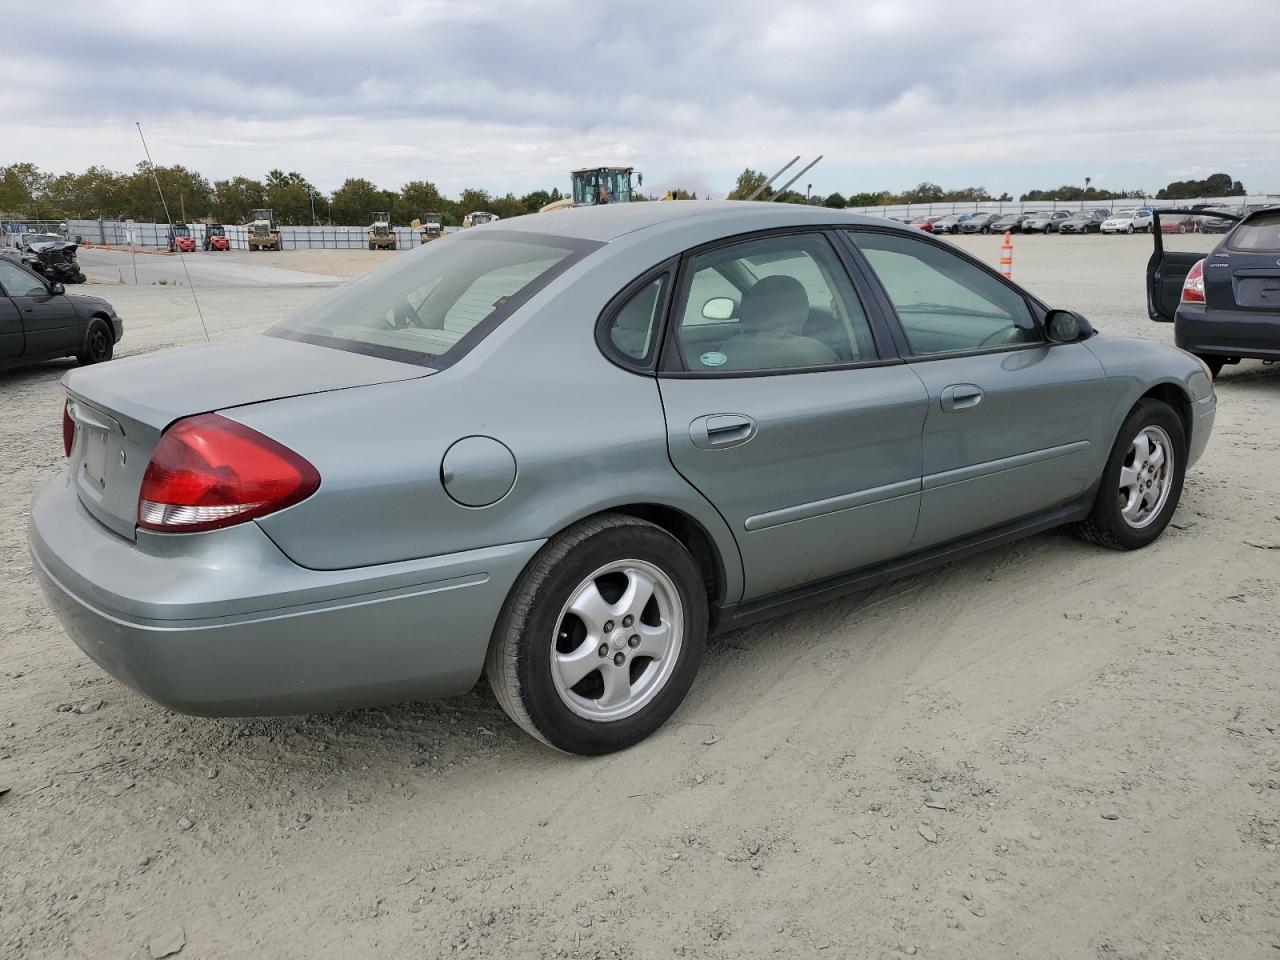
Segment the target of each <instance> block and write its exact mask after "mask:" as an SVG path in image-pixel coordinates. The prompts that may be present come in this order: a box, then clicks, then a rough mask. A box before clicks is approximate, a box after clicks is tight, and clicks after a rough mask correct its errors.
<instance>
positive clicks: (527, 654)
mask: <svg viewBox="0 0 1280 960" xmlns="http://www.w3.org/2000/svg"><path fill="white" fill-rule="evenodd" d="M706 636H707V599H706V590H705V587H704V584H703V578H702V574H701V572H700V571H699V569H698V565H697V563H696V562H695V561H694V559H693V557H692V556H691V555H690V554H689V551H688V550H686V549H685V547H684V545H683V544H681V543H680V541H678V540H676V539H675V537H673V536H671V534H669V533H667V532H666V531H665V530H663V529H662V528H661V527H658V526H656V525H655V524H652V523H648V522H646V521H643V520H638V519H636V518H634V517H629V516H625V515H623V514H602V515H600V516H597V517H592V518H590V519H588V520H584V521H582V522H581V523H578V524H576V525H574V526H573V527H570V528H569V529H568V530H566V531H564V532H563V533H561V534H560V535H558V536H557V537H555V538H554V539H552V540H551V541H550V542H549V543H547V545H546V546H544V547H543V548H542V550H541V551H539V552H538V554H537V556H536V557H534V559H533V561H532V562H531V563H530V564H529V566H528V568H527V569H526V570H525V572H524V573H523V574H521V576H520V579H519V580H518V581H517V582H516V585H515V587H514V588H512V591H511V594H510V596H509V597H508V598H507V603H506V606H505V608H504V609H503V612H502V615H501V616H500V617H499V619H498V623H497V625H496V626H495V627H494V631H493V637H492V639H491V640H490V643H489V652H488V655H487V657H486V660H485V673H486V675H487V676H488V678H489V685H490V686H491V687H492V688H493V692H494V694H495V695H496V697H497V699H498V703H499V704H500V705H501V706H502V709H503V710H505V711H506V713H507V715H508V716H509V717H511V719H512V720H514V721H515V722H516V723H517V724H518V725H519V726H520V727H522V728H524V730H525V731H527V732H528V733H530V734H532V735H533V736H535V737H537V738H538V739H539V740H541V741H542V742H543V743H546V744H548V745H550V746H552V747H555V748H556V749H559V750H564V751H565V752H567V753H576V754H581V755H584V756H596V755H600V754H605V753H612V752H614V751H616V750H623V749H625V748H627V747H630V746H632V745H633V744H635V743H638V742H639V741H641V740H643V739H644V738H645V737H647V736H649V734H651V733H653V732H654V731H655V730H657V729H658V727H660V726H662V724H663V723H664V722H666V720H667V718H668V717H670V716H671V714H672V713H673V712H674V711H675V709H676V708H677V707H678V706H679V705H680V703H681V702H682V701H683V700H684V698H685V695H686V694H687V693H688V692H689V687H690V686H691V685H692V683H693V678H694V676H695V674H696V673H697V671H698V664H699V663H700V662H701V660H702V652H703V649H704V647H705V645H706Z"/></svg>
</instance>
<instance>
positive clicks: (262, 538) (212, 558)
mask: <svg viewBox="0 0 1280 960" xmlns="http://www.w3.org/2000/svg"><path fill="white" fill-rule="evenodd" d="M28 537H29V542H30V548H31V555H32V558H33V560H34V563H33V567H34V569H35V572H36V575H37V578H38V579H39V581H40V585H41V587H42V589H43V591H44V594H45V596H46V598H47V599H48V601H49V604H50V606H51V607H52V608H53V610H54V613H55V614H56V615H57V617H58V619H59V621H60V622H61V624H62V626H63V628H64V629H65V630H66V631H67V633H68V634H69V635H70V636H71V638H72V639H73V640H74V641H75V643H76V644H77V646H79V647H80V649H82V650H83V651H84V652H85V653H86V654H88V656H89V657H90V658H92V659H93V660H94V662H96V663H97V664H98V665H99V666H101V667H102V668H103V669H104V670H105V671H107V673H109V674H111V675H112V676H113V677H115V678H116V679H118V680H120V681H121V682H123V683H125V684H127V685H128V686H130V687H132V688H133V689H135V690H137V691H138V692H139V693H141V694H143V695H145V696H147V697H149V698H151V699H152V700H155V701H157V702H158V703H161V704H163V705H165V706H167V707H170V708H172V709H175V710H180V711H182V712H184V713H195V714H204V715H211V716H230V715H242V716H262V715H279V714H299V713H313V712H320V711H328V710H337V709H345V708H349V707H358V706H367V705H372V704H377V703H388V702H394V701H400V700H411V699H420V698H429V697H438V696H448V695H451V694H456V693H462V692H465V691H466V690H468V689H470V687H471V686H472V685H473V684H474V683H475V681H476V679H477V678H478V677H479V675H480V671H481V668H482V666H483V663H484V655H485V651H486V649H487V647H488V643H489V637H490V634H491V633H492V630H493V625H494V623H495V622H496V620H497V617H498V614H499V612H500V610H501V608H502V605H503V603H504V601H505V599H506V596H507V593H508V591H509V590H510V589H511V586H512V584H514V582H515V580H516V578H517V577H518V576H519V575H520V572H521V570H523V569H524V566H525V564H526V563H527V562H528V561H529V559H530V558H532V556H533V555H534V553H536V552H537V550H538V549H539V547H541V546H542V541H533V542H526V543H516V544H507V545H503V546H497V547H487V548H484V549H480V550H470V551H466V552H463V553H456V554H449V555H445V556H440V557H430V558H426V559H422V560H411V561H404V562H400V563H389V564H382V565H379V566H376V567H364V568H358V569H352V570H309V569H306V568H303V567H299V566H298V565H296V564H294V563H293V562H292V561H290V560H289V559H288V558H287V557H285V556H284V554H283V553H281V552H280V550H279V549H278V548H277V547H276V546H275V544H274V543H272V541H271V540H270V538H268V537H267V535H266V534H265V533H264V532H263V531H262V529H261V528H260V527H258V526H257V524H254V523H245V524H241V525H239V526H235V527H229V528H227V529H226V530H220V531H214V532H211V533H203V534H168V535H164V534H147V533H145V532H140V533H139V538H138V542H137V543H134V542H132V541H129V540H126V539H124V538H122V537H120V536H117V535H116V534H114V533H112V532H111V531H109V530H108V529H107V528H106V527H104V526H102V524H100V523H98V522H97V521H96V520H94V519H93V517H91V516H90V515H89V513H88V512H87V511H86V510H85V509H84V507H83V506H81V504H80V501H79V499H78V498H77V497H76V495H75V492H74V489H73V488H72V486H71V484H70V483H69V481H67V480H66V479H65V478H63V477H58V478H55V479H53V480H51V481H49V482H48V483H47V484H45V486H44V487H43V488H41V489H40V491H39V492H38V493H37V494H36V497H35V499H34V501H33V502H32V507H31V518H30V524H29V527H28Z"/></svg>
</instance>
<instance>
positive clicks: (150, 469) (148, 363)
mask: <svg viewBox="0 0 1280 960" xmlns="http://www.w3.org/2000/svg"><path fill="white" fill-rule="evenodd" d="M66 392H67V397H66V405H65V413H64V438H65V441H66V450H67V458H68V459H67V464H66V469H65V471H64V472H63V474H62V475H61V476H58V477H55V478H51V479H50V480H49V481H48V482H47V483H46V484H45V485H44V486H43V488H42V489H40V490H39V491H38V493H37V494H36V496H35V499H34V502H33V504H32V508H31V518H30V526H29V530H30V543H31V550H32V554H33V556H34V559H35V563H34V567H35V569H36V571H37V574H38V576H39V578H40V580H41V582H42V584H43V586H44V589H45V593H46V596H47V597H48V598H49V601H50V602H51V604H52V606H53V608H54V609H55V610H56V611H57V615H58V617H59V618H60V619H61V621H62V623H63V625H64V626H65V627H66V629H67V631H68V633H70V635H71V636H72V637H73V638H74V640H75V641H76V643H78V644H79V645H80V647H81V648H82V649H83V650H84V651H85V652H86V653H87V654H88V655H89V656H90V657H92V658H93V659H94V660H95V661H97V663H99V664H100V665H101V666H102V667H103V668H104V669H105V670H107V671H108V672H109V673H111V674H113V675H114V676H116V677H117V678H119V679H120V680H122V681H123V682H125V683H126V684H129V685H130V686H132V687H134V688H135V689H137V690H139V691H141V692H142V693H144V694H146V695H147V696H149V697H152V698H153V699H155V700H157V701H159V702H160V703H162V704H166V705H168V706H170V707H173V708H175V709H178V710H183V711H188V712H192V713H201V714H288V713H300V712H308V711H317V710H329V709H333V708H339V707H350V706H355V705H361V704H373V703H379V702H386V701H395V700H404V699H410V698H419V697H433V696H441V695H448V694H457V693H461V692H463V691H466V690H467V689H469V688H470V687H471V686H472V685H473V684H474V683H475V682H476V680H477V679H478V678H479V677H480V676H481V675H482V674H484V675H487V678H488V682H489V683H490V684H491V686H492V687H493V689H494V691H495V693H496V695H497V698H498V700H499V702H500V703H501V704H502V706H503V707H504V708H505V710H506V711H507V712H508V713H509V714H510V716H511V718H512V719H513V720H514V721H515V722H516V723H517V724H519V725H520V726H521V727H523V728H524V729H525V730H527V731H528V732H529V733H531V734H533V735H534V736H535V737H538V738H540V739H542V740H543V741H545V742H546V743H548V744H551V745H553V746H555V747H558V748H560V749H562V750H566V751H571V752H576V753H582V754H598V753H605V752H608V751H612V750H617V749H620V748H623V747H626V746H628V745H630V744H633V743H635V742H637V741H638V740H640V739H641V738H643V737H645V736H647V735H649V734H650V733H652V732H653V731H654V730H655V729H657V728H658V727H659V726H660V725H661V724H662V723H663V722H664V721H665V720H666V719H667V718H668V717H669V716H670V715H671V714H672V712H673V711H675V710H676V708H677V707H678V706H679V705H680V703H681V701H682V700H683V699H684V698H685V695H686V693H687V692H688V691H689V689H690V685H691V684H692V682H693V679H694V675H695V674H696V672H697V670H698V665H699V662H700V660H701V659H702V654H703V648H704V644H705V641H706V638H707V636H708V635H709V634H711V633H717V632H721V631H725V630H730V629H733V628H735V627H738V626H741V625H744V624H748V623H751V622H753V621H756V620H759V619H762V618H766V617H771V616H775V615H777V614H781V613H784V612H786V611H790V610H793V609H796V608H797V607H799V606H801V605H804V604H807V603H812V602H816V601H822V600H826V599H829V598H832V597H837V596H840V595H842V594H846V593H848V592H850V591H856V590H861V589H865V588H867V587H868V586H870V585H873V584H876V583H879V582H881V581H883V580H886V579H888V578H891V577H899V576H903V575H905V574H910V573H915V572H918V571H921V570H924V569H926V568H928V567H930V566H932V565H935V564H939V563H943V562H948V561H952V560H955V559H957V558H959V557H962V556H964V555H966V554H968V553H971V552H973V551H976V550H980V549H983V548H986V547H992V546H995V545H998V544H1003V543H1006V542H1008V541H1011V540H1013V539H1015V538H1019V537H1024V536H1027V535H1029V534H1033V533H1036V532H1037V531H1042V530H1047V529H1050V528H1052V527H1057V526H1059V525H1062V524H1073V525H1075V528H1076V529H1077V530H1078V531H1079V532H1080V533H1081V534H1082V535H1083V536H1085V537H1086V538H1087V539H1089V540H1091V541H1093V542H1094V543H1097V544H1101V545H1103V546H1106V547H1112V548H1118V549H1126V550H1128V549H1135V548H1139V547H1144V546H1146V545H1148V544H1150V543H1151V542H1152V541H1153V540H1155V539H1156V538H1157V537H1159V536H1160V534H1161V532H1162V531H1163V530H1164V529H1165V525H1166V524H1167V523H1168V522H1169V519H1170V517H1171V516H1172V514H1173V512H1174V510H1175V508H1176V506H1177V503H1178V498H1179V495H1180V493H1181V490H1182V484H1183V477H1184V475H1185V471H1186V470H1187V468H1188V467H1189V466H1190V465H1191V464H1193V463H1194V462H1195V461H1196V458H1197V457H1199V456H1200V454H1201V451H1202V450H1203V449H1204V447H1205V443H1206V442H1207V440H1208V437H1209V433H1210V429H1211V427H1212V424H1213V418H1214V409H1215V399H1214V393H1213V386H1212V383H1211V382H1210V379H1209V376H1208V374H1207V372H1206V370H1205V367H1204V366H1203V364H1201V363H1200V362H1199V361H1197V360H1196V359H1195V358H1193V357H1191V356H1189V355H1188V354H1186V353H1183V352H1182V351H1180V350H1178V349H1175V348H1174V347H1170V346H1166V345H1162V344H1159V343H1155V342H1152V341H1149V340H1140V339H1127V338H1122V337H1111V336H1106V335H1103V334H1098V333H1095V332H1094V330H1093V329H1092V328H1091V327H1090V326H1089V324H1088V322H1087V321H1086V320H1085V319H1084V318H1083V317H1081V316H1079V315H1077V314H1075V313H1072V312H1070V311H1066V310H1054V309H1050V307H1049V306H1048V305H1047V304H1045V303H1043V302H1041V301H1040V300H1038V299H1037V298H1035V297H1034V296H1032V295H1031V294H1029V293H1028V292H1027V291H1025V290H1023V289H1021V288H1019V287H1017V286H1015V285H1014V284H1012V283H1010V282H1009V281H1008V280H1006V279H1004V278H1003V277H1001V276H1000V275H999V274H997V273H996V272H995V271H993V270H992V269H990V268H989V267H988V266H986V265H985V264H983V263H981V262H979V261H978V260H976V259H974V258H972V257H970V256H968V255H966V254H965V253H964V252H962V251H960V250H958V249H956V248H954V247H952V246H951V245H949V244H946V243H944V242H942V241H939V240H935V239H934V238H932V237H929V236H926V235H923V234H922V233H921V232H920V231H918V230H915V229H911V228H908V227H902V226H898V225H896V224H891V223H888V222H886V221H885V220H883V219H873V218H869V217H861V216H857V215H853V214H845V213H843V212H840V211H833V210H829V209H824V208H815V207H803V206H793V205H782V204H769V203H759V204H756V203H733V202H722V203H708V202H696V203H695V202H688V203H679V202H671V203H643V204H641V203H636V204H610V205H608V206H603V207H592V208H584V209H577V210H571V211H568V212H565V213H561V214H559V215H557V216H555V217H539V216H530V217H522V218H519V219H515V220H509V221H502V222H501V223H499V224H492V225H488V226H484V227H478V228H475V229H472V230H468V231H465V232H464V233H462V234H459V235H456V236H454V237H451V238H450V240H449V242H447V243H433V244H429V245H427V246H424V247H421V248H419V249H418V250H415V251H413V252H412V253H409V254H406V255H404V256H402V257H399V258H397V259H396V260H395V261H394V262H392V263H389V264H387V265H385V266H383V267H382V268H380V269H378V270H376V271H373V272H371V273H369V274H366V275H365V276H363V277H361V278H359V279H357V280H354V281H352V282H350V283H349V284H347V285H345V286H343V287H340V288H338V289H337V290H335V291H334V292H333V293H332V294H331V295H329V296H328V298H327V299H325V300H323V301H321V302H318V303H316V304H314V305H311V306H308V307H307V308H306V309H304V310H303V311H302V312H300V313H299V314H297V315H296V316H294V317H292V318H291V319H287V320H285V321H283V322H282V323H280V324H279V325H277V326H275V327H272V328H270V329H269V330H268V331H267V332H266V333H265V334H264V335H262V336H258V337H255V338H252V339H249V340H247V341H243V342H239V343H230V344H220V345H213V346H200V347H193V348H185V349H180V350H174V351H168V352H164V353H157V354H152V355H150V356H146V357H137V358H129V359H127V360H124V361H120V362H117V363H115V364H112V365H109V366H106V367H100V368H93V369H87V370H78V371H74V372H72V373H71V374H70V375H68V377H67V379H66ZM1046 576H1047V577H1051V576H1052V574H1051V572H1049V571H1046ZM993 589H994V588H993ZM975 601H976V602H981V598H975Z"/></svg>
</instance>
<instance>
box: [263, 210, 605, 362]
mask: <svg viewBox="0 0 1280 960" xmlns="http://www.w3.org/2000/svg"><path fill="white" fill-rule="evenodd" d="M467 233H470V231H467ZM599 246H600V244H599V243H597V242H595V241H591V240H579V239H576V238H571V237H556V236H548V235H543V234H534V233H525V232H523V231H514V230H508V231H500V230H488V229H486V230H485V231H484V232H483V233H482V234H481V233H476V234H474V235H471V236H467V235H466V234H463V235H459V236H450V237H447V238H443V239H441V240H438V241H435V242H432V243H429V244H426V245H425V246H423V247H420V248H419V249H417V250H414V251H412V252H410V253H405V254H401V255H400V256H398V257H397V258H396V259H395V260H394V261H392V262H391V263H390V264H388V265H386V266H384V267H380V268H378V269H377V270H372V271H370V272H369V273H366V274H364V275H363V276H361V277H359V278H357V279H355V280H352V281H350V282H348V283H345V284H343V285H342V286H340V287H338V288H337V289H336V290H335V291H334V292H333V293H331V294H330V295H329V296H327V297H325V298H324V299H322V300H320V301H319V302H318V303H316V304H314V305H312V306H310V307H307V308H306V309H304V310H302V311H300V312H299V313H297V314H295V315H294V316H292V317H290V318H289V319H288V320H285V321H284V322H283V323H279V324H277V325H276V326H274V327H272V328H271V329H270V330H268V331H267V333H268V335H270V336H274V337H282V338H284V339H288V340H301V341H304V342H307V343H316V344H319V345H321V346H327V347H336V348H338V349H341V350H349V351H351V352H353V353H366V354H371V355H373V356H379V357H386V358H388V359H391V360H400V361H403V362H407V363H417V364H421V365H424V366H431V367H443V366H448V365H449V364H450V363H452V362H454V361H455V360H456V359H457V358H458V357H459V356H461V355H463V354H464V353H466V351H467V350H469V349H471V347H472V346H474V345H475V344H476V343H478V342H479V341H480V340H482V339H483V338H484V337H485V335H487V334H488V333H489V331H491V330H492V329H493V328H494V327H496V326H497V325H498V324H499V323H501V322H502V320H503V319H504V318H506V317H507V316H509V315H510V314H511V313H512V312H514V311H515V310H516V309H517V308H518V307H519V306H520V305H521V304H523V303H525V302H526V301H527V300H528V299H529V298H530V297H532V296H533V295H534V294H535V293H537V292H538V291H539V290H541V289H542V288H543V287H545V286H546V285H547V284H548V283H550V282H551V280H553V279H554V278H555V277H557V276H558V275H559V274H561V273H563V272H564V271H565V270H566V269H568V268H569V267H570V266H571V265H572V264H573V263H575V262H577V261H578V260H580V259H582V257H584V256H586V255H587V254H588V253H590V252H591V251H592V250H594V249H596V248H597V247H599Z"/></svg>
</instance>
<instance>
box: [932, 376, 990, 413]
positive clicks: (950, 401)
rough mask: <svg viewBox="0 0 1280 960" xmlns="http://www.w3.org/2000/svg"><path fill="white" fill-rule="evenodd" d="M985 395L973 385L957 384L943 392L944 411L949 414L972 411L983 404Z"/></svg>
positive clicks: (979, 388)
mask: <svg viewBox="0 0 1280 960" xmlns="http://www.w3.org/2000/svg"><path fill="white" fill-rule="evenodd" d="M984 396H985V394H984V393H983V392H982V388H981V387H979V386H978V385H977V384H973V383H955V384H952V385H951V386H949V387H947V388H945V389H944V390H943V391H942V409H943V410H945V411H946V412H947V413H959V412H960V411H962V410H971V409H972V408H974V407H976V406H977V405H978V404H980V403H981V402H982V398H983V397H984Z"/></svg>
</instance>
